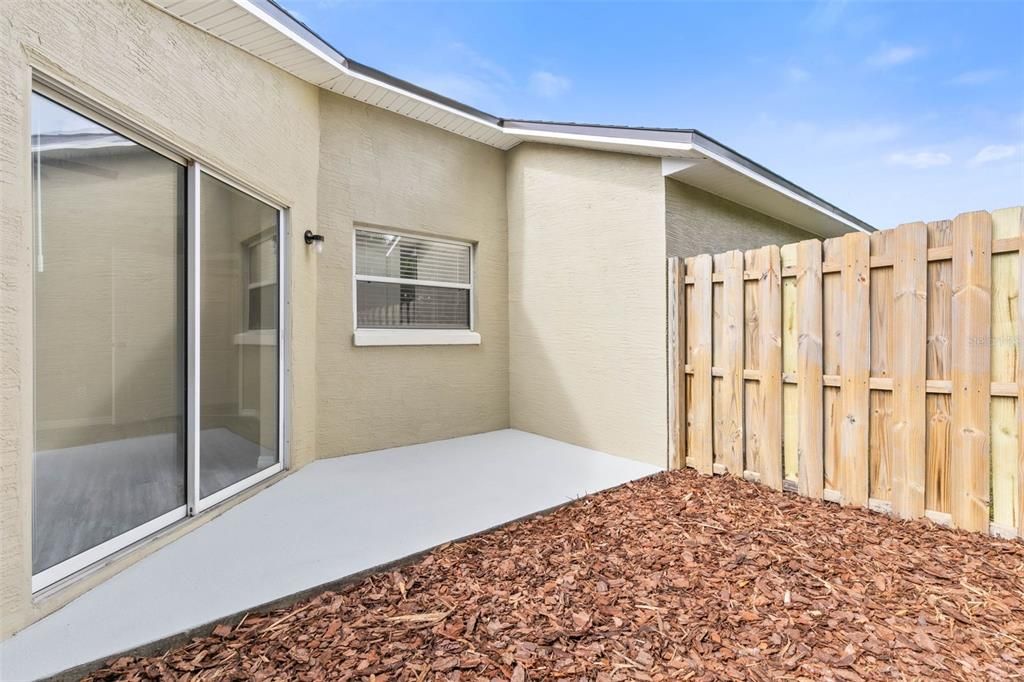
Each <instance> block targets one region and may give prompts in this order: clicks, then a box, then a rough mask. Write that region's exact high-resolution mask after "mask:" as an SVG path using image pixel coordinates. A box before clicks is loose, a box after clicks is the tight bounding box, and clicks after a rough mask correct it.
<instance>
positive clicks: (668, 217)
mask: <svg viewBox="0 0 1024 682" xmlns="http://www.w3.org/2000/svg"><path fill="white" fill-rule="evenodd" d="M665 237H666V239H665V248H666V255H667V256H681V257H688V256H696V255H699V254H702V253H721V252H723V251H731V250H733V249H740V250H745V249H754V248H757V247H759V246H766V245H768V244H780V245H781V244H789V243H792V242H798V241H802V240H804V239H816V237H815V235H813V234H811V233H810V232H805V231H803V230H801V229H800V228H798V227H794V226H792V225H790V224H789V223H784V222H782V221H781V220H777V219H775V218H771V217H769V216H766V215H764V214H763V213H758V212H757V211H755V210H753V209H750V208H747V207H746V206H741V205H739V204H737V203H734V202H732V201H729V200H728V199H723V198H722V197H720V196H716V195H714V194H711V193H710V192H705V191H704V190H702V189H698V188H696V187H693V186H691V185H686V184H683V183H681V182H679V181H677V180H672V179H671V178H665Z"/></svg>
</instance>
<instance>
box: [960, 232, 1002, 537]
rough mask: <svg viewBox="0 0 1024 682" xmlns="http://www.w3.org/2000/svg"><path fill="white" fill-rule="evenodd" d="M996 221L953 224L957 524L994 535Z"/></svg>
mask: <svg viewBox="0 0 1024 682" xmlns="http://www.w3.org/2000/svg"><path fill="white" fill-rule="evenodd" d="M991 248H992V217H991V216H990V215H989V214H988V213H984V212H976V213H963V214H960V215H959V216H957V217H956V219H955V220H954V221H953V329H954V334H953V358H954V362H953V428H952V432H953V450H952V460H951V464H952V466H951V470H950V476H951V480H952V481H954V482H955V483H956V485H957V486H958V487H957V489H956V491H955V493H954V495H953V506H952V514H953V523H955V524H956V525H957V527H959V528H966V529H968V530H975V531H981V530H985V531H987V530H988V523H989V467H990V453H989V426H990V424H989V419H990V405H989V401H990V398H989V393H990V391H991V388H992V378H991V368H990V361H991V358H990V351H989V348H988V345H987V344H985V343H983V342H981V340H983V339H985V338H986V337H987V335H988V334H989V333H990V332H991V323H992V300H991V296H992V260H991V255H992V254H991Z"/></svg>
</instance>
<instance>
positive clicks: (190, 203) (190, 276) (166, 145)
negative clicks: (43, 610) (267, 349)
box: [31, 71, 291, 597]
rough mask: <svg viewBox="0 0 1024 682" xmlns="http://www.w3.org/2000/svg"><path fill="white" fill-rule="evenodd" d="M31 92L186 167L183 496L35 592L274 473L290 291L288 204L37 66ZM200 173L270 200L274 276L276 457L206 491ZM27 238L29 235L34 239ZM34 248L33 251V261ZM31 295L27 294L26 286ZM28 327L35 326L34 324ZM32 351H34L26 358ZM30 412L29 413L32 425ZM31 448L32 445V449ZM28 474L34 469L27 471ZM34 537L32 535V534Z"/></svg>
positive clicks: (284, 421)
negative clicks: (210, 164) (203, 477)
mask: <svg viewBox="0 0 1024 682" xmlns="http://www.w3.org/2000/svg"><path fill="white" fill-rule="evenodd" d="M32 92H33V93H36V94H38V95H41V96H42V97H45V98H47V99H50V100H52V101H54V102H56V103H57V104H59V105H61V106H63V107H66V108H68V109H70V110H71V111H73V112H75V113H77V114H79V115H81V116H84V117H86V118H88V119H91V120H93V121H96V122H97V123H99V124H100V125H103V126H105V127H107V128H109V129H111V130H113V131H114V132H115V133H118V134H120V135H124V136H125V137H127V138H128V139H130V140H132V141H133V142H136V143H138V144H140V145H142V146H144V147H146V148H147V149H150V150H151V151H154V152H157V153H159V154H161V155H162V156H165V157H167V158H168V159H170V160H172V161H175V162H176V163H179V164H181V165H183V166H185V168H186V174H185V210H186V247H185V253H186V255H185V259H186V282H185V291H186V297H187V303H186V332H185V337H186V338H185V339H184V341H185V345H186V368H185V377H186V389H185V400H186V404H185V408H186V410H185V422H186V426H185V434H184V437H185V442H186V443H185V444H186V448H185V450H186V461H185V503H184V504H182V505H181V506H180V507H176V508H175V509H172V510H170V511H168V512H166V513H164V514H162V515H160V516H158V517H156V518H154V519H151V520H149V521H147V522H145V523H143V524H141V525H139V526H136V527H135V528H132V529H131V530H128V531H126V532H124V533H121V534H120V535H117V536H115V537H112V538H110V539H109V540H106V541H104V542H102V543H100V544H98V545H96V546H95V547H90V548H89V549H87V550H85V551H83V552H80V553H78V554H76V555H74V556H72V557H69V558H67V559H65V560H64V561H62V562H60V563H58V564H55V565H53V566H51V567H49V568H47V569H44V570H42V571H40V572H39V573H35V574H33V575H32V578H31V583H32V585H31V589H32V593H33V594H34V595H36V596H37V597H38V596H39V594H40V593H43V592H44V591H45V592H47V593H49V592H51V591H56V590H59V589H60V588H61V587H63V585H64V584H66V583H69V582H72V581H74V580H76V579H77V578H79V577H81V576H82V575H85V574H86V573H87V572H88V570H89V569H95V568H97V567H99V566H101V565H103V564H105V563H109V562H111V561H113V560H114V559H115V558H116V555H121V554H123V553H124V552H128V551H131V550H132V549H133V548H135V547H134V546H137V545H141V544H144V543H146V542H149V541H151V540H153V539H155V537H156V536H157V534H158V533H160V531H162V530H165V529H167V528H168V527H170V526H172V525H175V524H178V523H181V522H182V521H183V520H185V519H187V518H188V517H190V516H195V515H197V514H200V513H201V512H203V511H204V510H206V509H209V508H211V507H213V506H216V505H217V504H219V503H221V502H223V501H225V500H227V499H228V498H230V497H232V496H234V495H236V494H238V493H239V492H242V491H244V490H246V489H247V488H250V487H252V486H254V485H256V484H258V483H260V482H261V481H264V480H266V479H268V478H270V477H272V476H274V475H275V474H278V473H280V472H281V471H283V470H284V469H286V468H287V467H288V464H289V459H290V457H289V452H288V450H289V446H290V441H291V439H290V433H289V427H290V424H289V419H288V401H289V399H290V391H289V389H288V385H287V379H288V378H289V377H290V375H291V368H290V364H289V349H288V338H289V329H290V324H291V292H290V286H289V284H290V282H289V279H288V278H289V276H290V266H289V259H290V257H291V252H290V251H291V250H290V248H289V238H290V231H289V221H288V218H289V211H290V209H289V208H288V207H287V206H285V205H283V204H282V203H280V202H279V201H277V200H275V199H273V198H271V197H269V196H267V195H265V194H263V193H262V192H260V191H258V190H256V189H254V188H252V187H250V186H249V185H247V184H245V183H243V182H240V181H238V180H235V179H233V178H232V177H231V176H230V175H225V174H223V173H220V172H219V171H217V170H215V169H213V168H211V167H208V166H206V165H205V164H203V163H202V162H201V161H199V160H197V159H196V157H195V156H193V155H191V154H189V153H188V152H186V151H183V150H182V149H181V148H179V147H178V146H177V145H175V144H172V143H170V142H163V141H160V138H159V137H156V136H153V135H150V134H148V133H147V132H146V131H144V130H142V129H140V128H139V127H138V126H136V125H134V124H133V123H132V122H131V121H130V120H129V119H126V118H124V117H123V116H120V115H119V114H117V113H116V112H113V111H111V110H108V109H107V108H105V107H103V106H101V105H98V104H95V103H93V102H92V101H91V100H90V99H89V98H87V97H85V96H82V95H80V94H79V93H77V92H76V91H75V90H73V89H71V88H70V87H68V86H66V85H64V84H63V83H61V82H60V81H59V80H57V79H53V78H51V77H49V76H47V75H46V74H43V73H40V72H38V71H34V72H33V80H32ZM204 173H205V174H207V175H209V176H211V177H213V178H216V179H217V180H220V181H222V182H224V183H226V184H228V185H230V186H231V187H233V188H235V189H237V190H239V191H241V192H244V193H245V194H247V195H249V196H252V197H253V198H255V199H257V200H259V201H261V202H263V203H264V204H266V205H268V206H270V207H271V208H273V209H274V210H275V211H276V212H277V245H278V253H277V276H278V323H277V415H276V416H277V462H276V463H275V464H273V465H271V466H269V467H267V468H265V469H263V470H261V471H259V472H257V473H255V474H253V475H251V476H248V477H246V478H244V479H242V480H241V481H238V482H237V483H234V484H232V485H230V486H228V487H226V488H224V489H222V490H219V491H217V492H216V493H214V494H212V495H209V496H207V497H205V498H202V497H201V496H200V488H199V474H200V469H199V467H200V466H201V458H202V453H201V450H200V442H199V441H200V439H199V434H200V429H199V426H200V420H199V411H198V410H199V404H200V402H199V401H200V396H201V390H202V387H201V383H200V358H199V353H200V322H201V320H200V317H201V307H200V305H201V301H200V298H199V297H200V292H201V277H200V276H201V267H200V263H201V261H200V256H201V246H200V245H201V241H200V237H201V235H202V225H201V203H200V198H201V195H200V184H201V183H200V179H201V177H202V174H204ZM33 241H34V240H33ZM37 257H38V256H37V254H36V253H33V264H34V263H35V262H36V258H37ZM33 295H34V294H33ZM33 333H35V332H33ZM35 362H36V359H35V358H33V363H35ZM34 420H35V416H34V415H33V429H34V428H35V426H34ZM33 452H34V449H33ZM33 477H34V473H33ZM33 541H34V538H33Z"/></svg>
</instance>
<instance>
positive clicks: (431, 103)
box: [234, 0, 503, 132]
mask: <svg viewBox="0 0 1024 682" xmlns="http://www.w3.org/2000/svg"><path fill="white" fill-rule="evenodd" d="M234 1H235V3H236V4H237V5H238V6H239V7H241V8H243V9H244V10H245V11H247V12H249V13H250V14H252V15H253V16H255V17H258V18H259V19H260V21H263V22H264V23H266V24H267V25H268V26H271V27H273V28H274V29H275V30H277V31H279V32H280V33H282V34H283V35H285V36H287V37H288V38H289V39H291V40H293V41H295V42H296V43H297V44H298V45H301V46H302V47H303V48H305V49H306V50H309V51H310V52H311V53H313V54H314V55H316V56H317V57H319V58H320V59H323V60H324V61H325V62H327V63H328V64H330V65H331V66H333V67H334V68H335V69H337V70H338V71H341V72H342V73H344V74H345V75H346V76H348V77H349V78H354V79H356V80H360V81H363V82H364V83H370V84H372V85H375V86H377V87H380V88H384V89H385V90H388V91H389V92H393V93H395V94H397V95H399V96H401V97H407V98H409V99H413V100H416V101H417V102H420V103H422V104H425V105H427V106H428V107H431V108H433V109H440V110H442V111H445V112H447V113H450V114H453V115H455V116H459V117H461V118H464V119H467V120H470V121H472V122H474V123H477V124H479V125H484V126H487V127H488V128H491V129H492V130H495V131H498V132H503V130H502V128H501V126H499V125H497V124H495V123H493V122H491V121H488V120H486V119H483V118H480V117H479V116H473V115H472V114H470V113H468V112H465V111H460V110H459V109H456V108H455V107H450V106H447V105H446V104H444V103H442V102H437V101H435V100H432V99H429V98H427V97H423V96H422V95H419V94H417V93H414V92H409V91H408V90H404V89H402V88H399V87H396V86H395V85H392V84H391V83H386V82H384V81H380V80H377V79H376V78H372V77H370V76H367V75H365V74H361V73H357V72H355V71H353V70H352V69H350V68H349V67H348V66H347V65H346V64H345V63H343V62H341V61H339V60H338V59H336V58H335V57H334V56H333V55H330V54H328V53H326V52H324V51H323V50H322V49H320V48H319V47H317V46H316V45H313V44H312V43H310V42H309V41H308V40H306V39H305V38H303V37H302V36H301V35H299V34H298V33H296V32H295V31H293V30H291V29H290V28H288V27H287V26H285V25H284V24H282V23H281V22H280V21H278V20H277V19H276V18H274V17H272V16H270V15H269V14H267V13H266V12H265V11H263V10H262V9H261V8H259V7H257V6H256V5H255V4H253V3H252V2H250V0H234ZM316 85H318V86H322V85H323V83H317V84H316Z"/></svg>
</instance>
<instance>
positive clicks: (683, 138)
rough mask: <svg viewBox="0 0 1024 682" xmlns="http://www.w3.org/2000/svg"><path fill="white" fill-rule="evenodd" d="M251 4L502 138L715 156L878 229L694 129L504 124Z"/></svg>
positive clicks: (273, 9)
mask: <svg viewBox="0 0 1024 682" xmlns="http://www.w3.org/2000/svg"><path fill="white" fill-rule="evenodd" d="M246 4H251V5H253V6H256V7H258V8H259V9H260V10H261V11H262V12H264V13H266V14H267V15H268V16H270V17H271V18H272V19H273V20H275V21H277V22H279V23H281V24H282V25H284V26H286V27H287V28H288V29H289V30H290V31H292V32H293V33H295V34H296V35H298V36H300V37H301V39H302V40H304V41H306V42H308V43H310V44H311V45H313V46H314V47H315V48H316V49H317V50H320V51H322V52H323V53H325V54H326V55H328V56H329V57H330V58H331V59H333V60H335V61H336V62H337V63H338V64H340V65H341V66H342V67H343V68H344V69H345V70H347V71H349V72H351V73H352V74H355V75H357V76H360V77H363V78H366V79H372V80H374V81H377V82H379V83H382V84H384V85H386V86H388V87H391V88H394V89H396V90H399V91H403V92H405V93H407V94H409V95H410V96H413V97H416V98H418V99H421V100H426V101H428V102H431V103H433V104H435V105H437V106H440V107H444V108H446V109H449V110H454V111H456V112H458V113H460V114H462V115H463V116H466V117H469V118H472V119H477V121H478V122H479V123H483V124H485V125H488V126H491V127H493V128H497V129H498V130H500V131H501V132H502V133H503V134H506V135H509V136H510V137H513V138H517V141H519V140H518V138H519V137H520V135H522V134H525V135H530V134H531V133H532V134H537V135H544V136H546V137H550V138H552V139H553V140H557V138H558V137H559V136H560V135H567V136H569V135H571V136H585V137H595V138H601V140H602V142H605V143H608V144H615V145H621V146H623V147H624V149H623V151H628V148H629V147H630V146H653V147H655V148H659V147H660V148H664V149H666V150H681V149H694V150H697V151H700V152H706V153H708V154H709V155H710V156H713V157H718V158H720V159H724V160H726V161H727V162H729V163H731V164H733V165H735V166H738V167H740V169H742V170H744V171H746V172H747V173H748V174H751V175H754V176H757V177H758V178H760V179H762V181H767V182H766V184H772V185H776V186H778V187H779V188H782V189H783V190H785V191H786V192H788V193H791V194H793V195H795V196H796V197H798V198H799V199H800V200H801V201H803V202H804V203H807V204H810V205H812V206H813V207H814V208H816V209H818V210H820V211H822V212H823V213H826V214H830V215H832V216H834V217H835V218H837V219H838V220H839V221H840V222H843V223H847V224H848V225H850V226H851V227H853V228H855V229H858V230H861V231H864V232H875V231H876V228H875V227H873V226H872V225H870V224H869V223H866V222H864V221H863V220H861V219H860V218H857V217H856V216H854V215H852V214H850V213H848V212H846V211H844V210H842V209H841V208H839V207H838V206H836V205H835V204H833V203H831V202H829V201H826V200H825V199H822V198H821V197H820V196H818V195H817V194H814V193H813V192H810V191H808V190H806V189H804V188H803V187H801V186H800V185H798V184H796V183H795V182H793V181H791V180H788V179H787V178H785V177H783V176H781V175H779V174H778V173H775V172H774V171H772V170H771V169H769V168H767V167H766V166H764V165H762V164H760V163H758V162H756V161H754V160H753V159H751V158H750V157H748V156H745V155H743V154H741V153H739V152H738V151H736V150H735V149H733V148H731V147H729V146H727V145H725V144H722V143H721V142H719V141H718V140H716V139H715V138H713V137H711V136H710V135H705V134H704V133H702V132H700V131H699V130H696V129H694V128H657V127H631V126H619V125H609V124H588V123H572V122H556V121H536V120H526V119H515V118H502V117H499V116H495V115H494V114H490V113H488V112H486V111H483V110H481V109H477V108H476V107H472V106H470V105H468V104H465V103H463V102H460V101H458V100H455V99H452V98H450V97H446V96H445V95H442V94H440V93H437V92H434V91H433V90H429V89H427V88H424V87H421V86H418V85H416V84H414V83H410V82H409V81H406V80H403V79H401V78H398V77H396V76H392V75H391V74H389V73H386V72H384V71H381V70H380V69H376V68H374V67H372V66H368V65H366V64H362V63H360V62H357V61H354V60H352V59H349V58H348V57H346V56H345V55H344V54H343V53H342V52H341V51H340V50H338V49H336V48H335V47H334V46H333V45H331V44H330V43H329V42H327V40H325V39H324V38H323V37H321V36H320V35H319V34H318V33H317V32H316V31H314V30H313V29H312V28H310V27H309V26H307V25H306V24H305V23H304V22H302V21H301V20H299V19H297V18H295V17H294V16H293V15H292V14H291V13H290V12H289V11H288V10H287V9H285V8H284V7H282V6H281V5H280V4H279V3H278V2H277V0H246Z"/></svg>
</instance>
